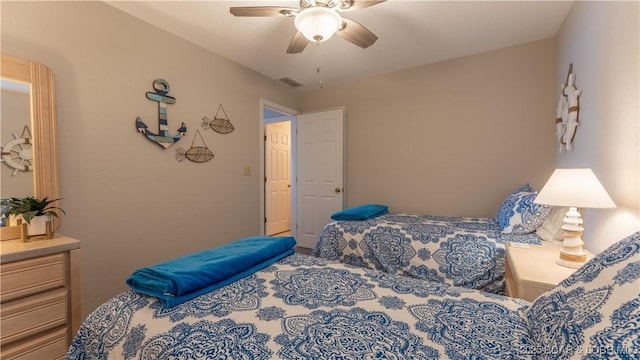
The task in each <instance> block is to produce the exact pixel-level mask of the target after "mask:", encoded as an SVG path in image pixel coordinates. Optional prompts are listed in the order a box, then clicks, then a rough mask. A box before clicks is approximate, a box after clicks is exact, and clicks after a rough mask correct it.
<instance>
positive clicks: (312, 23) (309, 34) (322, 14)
mask: <svg viewBox="0 0 640 360" xmlns="http://www.w3.org/2000/svg"><path fill="white" fill-rule="evenodd" d="M294 23H295V25H296V28H297V29H298V31H300V32H301V33H302V34H303V35H304V36H305V37H306V38H307V39H309V40H310V41H315V42H322V41H325V40H328V39H329V38H330V37H331V36H332V35H333V34H335V32H336V31H338V30H339V29H340V28H341V27H342V17H341V16H340V14H338V12H337V11H336V10H332V9H329V8H326V7H323V6H316V7H311V8H307V9H303V10H302V11H300V13H299V14H298V16H296V18H295V20H294Z"/></svg>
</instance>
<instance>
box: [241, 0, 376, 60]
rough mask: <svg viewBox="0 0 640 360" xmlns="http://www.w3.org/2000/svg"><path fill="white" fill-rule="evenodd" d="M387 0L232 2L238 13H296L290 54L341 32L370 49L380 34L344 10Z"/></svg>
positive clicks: (272, 14)
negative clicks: (294, 5) (282, 3)
mask: <svg viewBox="0 0 640 360" xmlns="http://www.w3.org/2000/svg"><path fill="white" fill-rule="evenodd" d="M385 1H386V0H300V7H299V9H296V8H289V7H280V6H232V7H231V8H229V12H231V14H233V15H235V16H262V17H266V16H287V17H293V18H294V23H295V26H296V29H297V30H298V31H297V32H296V33H295V35H293V38H292V39H291V41H290V42H289V47H288V48H287V53H288V54H297V53H300V52H302V50H304V48H305V47H306V46H307V44H309V42H312V41H313V42H316V43H320V42H323V41H326V40H328V39H329V38H330V37H331V36H333V34H335V33H337V34H338V35H339V36H340V37H342V38H343V39H345V40H347V41H349V42H351V43H353V44H355V45H358V46H359V47H361V48H363V49H366V48H367V47H369V46H371V45H373V43H375V42H376V40H378V37H377V36H376V35H375V34H374V33H372V32H371V31H369V29H367V28H366V27H364V26H362V25H360V24H359V23H358V22H356V21H354V20H351V19H347V18H344V17H342V16H341V15H340V13H341V12H343V11H349V10H358V9H364V8H368V7H371V6H373V5H377V4H379V3H382V2H385Z"/></svg>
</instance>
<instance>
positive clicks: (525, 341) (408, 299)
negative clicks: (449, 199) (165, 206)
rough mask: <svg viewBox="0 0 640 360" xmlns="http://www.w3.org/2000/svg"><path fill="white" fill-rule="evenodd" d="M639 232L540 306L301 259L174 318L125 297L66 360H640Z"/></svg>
mask: <svg viewBox="0 0 640 360" xmlns="http://www.w3.org/2000/svg"><path fill="white" fill-rule="evenodd" d="M639 309H640V232H639V233H636V234H634V235H633V236H630V237H629V238H627V239H624V240H622V241H620V242H618V243H616V244H614V245H612V246H611V247H610V248H609V249H607V250H605V251H604V252H602V253H600V254H598V255H596V256H595V257H594V258H593V259H592V260H591V261H589V262H588V263H587V264H585V265H584V266H583V267H582V268H580V269H578V270H577V271H576V272H575V273H574V274H573V275H572V276H570V277H568V278H567V279H565V280H564V281H563V282H561V283H560V284H559V285H558V286H557V287H556V288H554V289H552V290H550V291H549V292H548V293H546V294H543V295H542V296H540V297H539V298H538V299H536V300H535V301H534V302H533V303H528V302H525V301H521V300H516V299H510V298H507V297H503V296H500V295H496V294H491V293H488V292H483V291H477V290H472V289H467V288H463V287H456V286H452V285H449V284H444V283H441V282H434V281H426V280H421V279H416V278H412V277H408V276H400V275H395V274H389V273H385V272H380V271H376V270H372V269H366V268H363V267H355V266H351V265H347V264H341V263H337V262H331V261H328V260H325V259H321V258H317V257H312V256H305V255H300V254H294V255H291V256H288V257H286V258H284V259H282V260H280V261H278V262H277V263H275V264H273V265H270V266H268V267H266V268H264V269H262V270H260V271H257V272H255V273H253V274H251V275H249V276H247V277H245V278H242V279H240V280H238V281H235V282H233V283H231V284H229V285H227V286H224V287H222V288H219V289H216V290H213V291H211V292H209V293H206V294H203V295H200V296H198V297H196V298H194V299H191V300H188V301H186V302H184V303H182V304H179V305H176V306H174V307H171V308H167V307H164V306H162V304H161V303H160V302H158V300H157V299H156V298H153V297H149V296H146V295H142V294H140V293H137V292H135V291H133V290H129V291H125V292H123V293H121V294H119V295H117V296H116V297H114V298H112V299H110V300H108V301H107V302H105V303H104V304H103V305H101V306H100V307H98V308H97V309H96V310H95V311H94V312H93V313H91V314H90V315H89V317H88V318H87V319H86V320H85V321H84V322H83V324H82V325H81V327H80V330H79V331H78V333H77V334H76V336H75V338H74V340H73V342H72V344H71V346H70V348H69V351H68V353H67V359H145V360H147V359H354V360H358V359H362V360H364V359H374V358H375V359H445V358H449V359H588V360H591V359H603V358H607V359H638V358H640V332H639V331H638V328H639V327H640V310H639Z"/></svg>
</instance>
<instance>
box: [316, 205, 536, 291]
mask: <svg viewBox="0 0 640 360" xmlns="http://www.w3.org/2000/svg"><path fill="white" fill-rule="evenodd" d="M508 241H512V242H519V243H529V244H539V243H540V238H538V237H537V236H536V235H535V234H525V235H513V234H504V233H502V232H501V229H500V226H499V225H498V223H497V222H496V221H495V220H494V219H490V218H469V217H448V216H433V215H417V214H404V213H389V214H387V215H383V216H380V217H377V218H374V219H370V220H365V221H333V222H331V223H329V224H327V225H326V226H325V228H324V229H323V231H322V233H321V234H320V238H319V240H318V242H317V243H316V245H315V247H314V249H313V251H312V255H314V256H318V257H321V258H325V259H329V260H337V261H340V262H343V263H347V264H351V265H357V266H362V267H366V268H370V269H376V270H381V271H384V272H388V273H393V274H399V275H405V276H411V277H415V278H420V279H427V280H433V281H438V282H441V283H447V284H452V285H456V286H463V287H466V288H471V289H478V290H483V291H487V292H491V293H496V294H503V293H504V271H505V270H504V266H505V265H504V246H505V244H506V243H507V242H508Z"/></svg>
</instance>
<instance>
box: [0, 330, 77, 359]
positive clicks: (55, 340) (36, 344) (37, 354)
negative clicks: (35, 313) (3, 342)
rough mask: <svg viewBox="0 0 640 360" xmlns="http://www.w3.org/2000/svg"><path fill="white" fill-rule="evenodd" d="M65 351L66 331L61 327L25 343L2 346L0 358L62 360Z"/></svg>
mask: <svg viewBox="0 0 640 360" xmlns="http://www.w3.org/2000/svg"><path fill="white" fill-rule="evenodd" d="M67 350H68V346H67V329H66V328H64V327H63V328H59V329H56V330H54V331H51V332H48V333H45V334H42V335H39V336H37V337H34V338H31V339H27V340H25V341H21V342H18V343H15V344H11V345H9V346H3V347H2V352H0V358H1V359H3V360H42V359H64V357H65V355H66V353H67Z"/></svg>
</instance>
